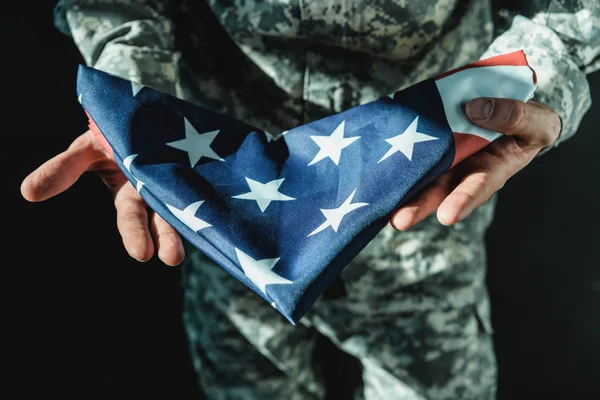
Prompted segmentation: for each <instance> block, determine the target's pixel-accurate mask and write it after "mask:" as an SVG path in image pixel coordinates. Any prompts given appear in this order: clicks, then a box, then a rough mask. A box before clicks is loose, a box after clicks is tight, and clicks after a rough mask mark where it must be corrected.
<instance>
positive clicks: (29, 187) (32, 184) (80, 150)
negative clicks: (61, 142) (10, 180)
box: [21, 131, 105, 202]
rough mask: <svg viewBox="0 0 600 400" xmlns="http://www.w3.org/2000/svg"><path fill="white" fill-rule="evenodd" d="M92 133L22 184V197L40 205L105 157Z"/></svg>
mask: <svg viewBox="0 0 600 400" xmlns="http://www.w3.org/2000/svg"><path fill="white" fill-rule="evenodd" d="M94 140H95V139H94V137H93V134H92V133H91V131H88V132H86V133H84V134H83V135H81V136H79V137H78V138H77V139H75V141H73V143H72V144H71V145H70V146H69V148H68V149H67V150H66V151H64V152H62V153H60V154H58V155H57V156H55V157H53V158H51V159H50V160H48V161H46V162H45V163H44V164H42V165H41V166H40V167H38V168H37V169H36V170H35V171H33V172H32V173H31V174H29V175H28V176H27V177H26V178H25V179H24V180H23V182H22V183H21V194H22V195H23V197H24V198H25V199H27V200H28V201H32V202H37V201H43V200H46V199H48V198H50V197H53V196H56V195H57V194H59V193H62V192H64V191H65V190H67V189H68V188H70V187H71V186H72V185H73V184H74V183H75V182H76V181H77V179H79V177H80V176H81V174H83V173H84V172H85V171H86V170H87V169H88V168H89V167H90V166H91V165H92V164H93V163H95V162H96V161H98V160H100V159H102V158H103V157H105V155H104V154H103V153H102V152H100V151H99V150H98V149H97V146H95V144H94Z"/></svg>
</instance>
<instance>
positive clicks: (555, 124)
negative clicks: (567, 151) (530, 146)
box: [541, 112, 561, 146]
mask: <svg viewBox="0 0 600 400" xmlns="http://www.w3.org/2000/svg"><path fill="white" fill-rule="evenodd" d="M560 131H561V120H560V117H559V115H558V113H556V112H553V113H552V117H551V118H550V122H549V127H548V129H547V130H546V135H543V136H542V138H541V144H542V145H543V146H550V145H551V144H552V143H554V142H555V141H556V139H558V136H559V135H560Z"/></svg>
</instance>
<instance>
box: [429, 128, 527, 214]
mask: <svg viewBox="0 0 600 400" xmlns="http://www.w3.org/2000/svg"><path fill="white" fill-rule="evenodd" d="M535 154H536V152H533V151H530V150H529V149H524V148H522V147H521V146H520V145H519V144H518V143H517V142H516V141H515V140H514V138H513V137H502V138H499V139H497V140H496V141H494V142H492V143H491V144H490V145H488V146H487V147H486V148H485V149H484V150H482V151H480V152H478V153H475V154H473V155H472V156H470V157H469V158H467V159H466V160H465V161H463V163H464V164H463V166H462V167H463V170H466V171H469V172H468V173H467V174H466V175H465V176H464V177H463V178H462V180H461V181H460V183H459V184H458V185H457V186H456V188H455V189H454V190H452V192H451V193H450V194H449V195H448V197H446V199H444V201H443V202H442V203H441V204H440V206H439V208H438V211H437V218H438V221H439V222H440V223H441V224H443V225H452V224H454V223H456V222H459V221H462V220H463V219H464V218H466V217H467V216H468V215H469V214H471V212H473V210H474V209H475V208H477V207H479V206H480V205H482V204H483V203H485V202H486V201H488V200H489V199H490V197H492V195H493V194H494V192H496V191H498V190H500V189H501V188H502V187H503V186H504V184H505V183H506V181H507V180H508V179H509V178H510V177H511V176H513V175H514V174H516V173H517V172H518V171H519V170H521V169H522V168H524V167H525V166H526V165H527V164H529V163H530V162H531V160H532V159H533V158H534V157H535Z"/></svg>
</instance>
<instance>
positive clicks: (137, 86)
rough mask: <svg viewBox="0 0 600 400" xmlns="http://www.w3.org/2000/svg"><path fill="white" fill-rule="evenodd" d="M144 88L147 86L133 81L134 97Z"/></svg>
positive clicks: (132, 91)
mask: <svg viewBox="0 0 600 400" xmlns="http://www.w3.org/2000/svg"><path fill="white" fill-rule="evenodd" d="M143 88H145V86H144V85H142V84H140V83H136V82H131V93H133V97H135V96H136V95H137V94H138V93H139V92H140V90H142V89H143Z"/></svg>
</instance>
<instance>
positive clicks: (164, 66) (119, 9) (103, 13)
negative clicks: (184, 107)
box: [55, 0, 180, 96]
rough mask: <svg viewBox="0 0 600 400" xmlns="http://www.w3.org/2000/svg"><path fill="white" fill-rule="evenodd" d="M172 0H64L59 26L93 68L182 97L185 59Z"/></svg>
mask: <svg viewBox="0 0 600 400" xmlns="http://www.w3.org/2000/svg"><path fill="white" fill-rule="evenodd" d="M167 3H168V1H167V0H62V1H60V2H59V4H58V5H57V7H56V10H55V24H56V26H57V27H58V28H59V29H61V30H62V31H63V32H65V33H67V34H69V35H70V36H72V37H73V40H74V42H75V44H76V45H77V47H78V49H79V51H80V52H81V54H82V56H83V58H84V61H85V63H86V64H87V65H88V66H93V67H94V68H97V69H100V70H102V71H105V72H108V73H110V74H113V75H116V76H119V77H122V78H125V79H129V80H131V81H134V82H137V83H141V84H144V85H147V86H151V87H154V88H156V89H158V90H161V91H163V92H166V93H169V94H172V95H176V96H177V95H179V94H180V88H179V58H180V53H179V52H178V51H177V50H176V49H175V45H174V42H175V41H174V34H173V23H172V21H171V19H170V15H169V13H168V6H167Z"/></svg>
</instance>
